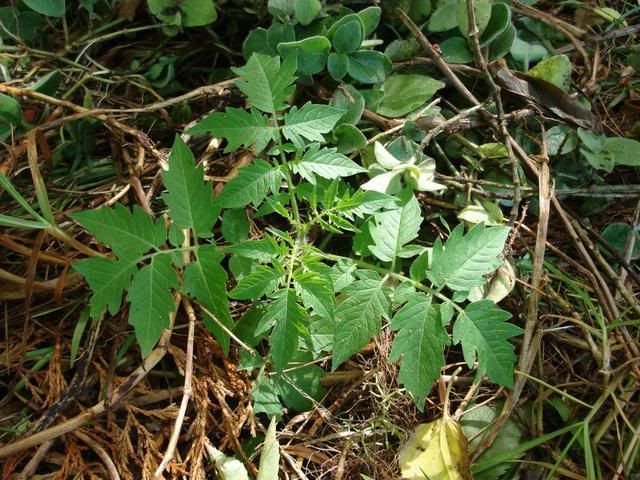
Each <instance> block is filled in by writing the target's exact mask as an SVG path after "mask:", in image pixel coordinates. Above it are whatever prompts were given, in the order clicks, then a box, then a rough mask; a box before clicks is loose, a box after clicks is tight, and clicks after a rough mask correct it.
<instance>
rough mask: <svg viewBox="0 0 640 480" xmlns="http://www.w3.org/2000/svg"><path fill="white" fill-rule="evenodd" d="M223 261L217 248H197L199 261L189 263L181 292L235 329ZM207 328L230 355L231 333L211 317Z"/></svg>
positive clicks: (212, 246) (207, 322)
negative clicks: (221, 264)
mask: <svg viewBox="0 0 640 480" xmlns="http://www.w3.org/2000/svg"><path fill="white" fill-rule="evenodd" d="M223 258H224V256H223V255H222V254H221V253H218V252H217V251H216V247H215V245H203V246H201V247H200V248H198V251H197V254H196V260H195V261H192V262H190V263H189V264H188V265H187V267H186V268H185V270H184V274H183V276H182V280H183V285H182V289H183V290H184V292H186V293H187V294H188V295H190V296H191V297H193V298H195V299H196V300H197V301H198V302H199V303H200V304H201V305H202V306H204V307H205V308H206V309H207V310H209V311H210V312H211V313H213V314H214V315H215V316H216V319H217V320H219V321H220V323H222V324H223V325H224V326H225V327H227V328H228V329H229V330H233V327H234V324H233V320H232V319H231V312H230V311H229V301H228V298H227V291H226V289H225V285H226V283H227V272H226V271H225V270H224V268H222V267H221V266H220V261H221V260H222V259H223ZM207 320H208V321H207ZM205 325H206V326H207V328H208V329H209V330H210V331H211V333H213V334H214V335H215V337H216V339H217V340H218V343H219V344H220V346H221V347H222V350H223V351H224V352H225V354H228V353H229V334H228V333H227V332H225V331H224V330H223V329H222V328H220V326H219V325H218V324H217V323H216V322H215V321H213V320H212V319H210V318H209V317H208V315H207V316H206V317H205Z"/></svg>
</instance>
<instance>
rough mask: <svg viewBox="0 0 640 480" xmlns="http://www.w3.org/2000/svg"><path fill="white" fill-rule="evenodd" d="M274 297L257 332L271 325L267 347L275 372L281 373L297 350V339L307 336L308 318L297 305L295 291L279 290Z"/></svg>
mask: <svg viewBox="0 0 640 480" xmlns="http://www.w3.org/2000/svg"><path fill="white" fill-rule="evenodd" d="M275 297H276V299H275V300H274V301H273V302H272V303H271V305H269V307H267V310H266V312H265V315H264V317H263V318H262V320H261V322H260V324H261V327H258V330H259V331H264V330H265V328H266V325H270V324H273V330H272V331H271V336H270V338H269V346H270V347H271V358H273V363H274V365H275V367H276V370H277V371H278V372H281V371H282V370H283V369H284V368H285V367H286V366H287V364H288V363H289V360H291V358H293V355H294V354H295V352H296V351H297V350H298V343H299V338H300V337H301V336H308V331H307V324H308V319H309V317H308V315H307V312H306V311H305V310H304V309H303V308H302V307H301V306H300V305H298V303H297V296H296V292H295V290H293V289H291V288H288V289H286V290H280V291H279V292H278V293H277V294H276V295H275ZM262 325H264V326H262Z"/></svg>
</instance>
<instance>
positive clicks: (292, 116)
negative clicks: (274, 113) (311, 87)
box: [282, 103, 344, 148]
mask: <svg viewBox="0 0 640 480" xmlns="http://www.w3.org/2000/svg"><path fill="white" fill-rule="evenodd" d="M342 115H344V110H339V109H337V108H333V107H330V106H328V105H316V104H313V103H306V104H305V105H303V106H302V108H300V109H298V108H297V107H293V108H292V109H291V110H289V111H288V112H287V113H286V114H285V116H284V127H282V133H283V135H284V136H285V137H286V138H287V139H288V140H291V141H292V142H293V143H294V144H296V145H297V146H298V147H299V148H301V147H302V146H303V145H304V140H303V139H306V140H309V141H311V142H322V143H323V142H324V137H323V136H322V134H323V133H329V132H330V131H331V129H332V128H333V127H334V126H335V125H336V123H338V120H340V117H342Z"/></svg>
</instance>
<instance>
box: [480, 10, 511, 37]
mask: <svg viewBox="0 0 640 480" xmlns="http://www.w3.org/2000/svg"><path fill="white" fill-rule="evenodd" d="M509 25H511V9H510V8H509V6H508V5H506V4H504V3H494V4H493V6H492V7H491V18H489V23H488V24H487V27H486V28H485V29H484V32H483V33H482V36H481V37H480V46H482V47H485V46H487V45H489V44H490V43H491V42H493V41H494V40H495V39H496V38H498V37H499V36H500V35H502V34H503V33H504V31H505V30H506V29H507V28H509Z"/></svg>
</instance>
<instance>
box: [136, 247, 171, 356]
mask: <svg viewBox="0 0 640 480" xmlns="http://www.w3.org/2000/svg"><path fill="white" fill-rule="evenodd" d="M175 288H178V275H177V274H176V272H175V271H174V270H173V267H172V266H171V257H170V256H169V255H155V256H154V257H153V258H152V259H151V263H150V264H149V265H147V266H146V267H142V268H141V269H140V271H139V272H138V274H137V275H136V276H135V277H134V279H133V282H132V284H131V287H130V288H129V292H128V294H127V300H128V301H129V302H130V303H131V308H130V309H129V324H131V325H132V326H133V328H134V330H135V332H136V339H137V340H138V344H139V345H140V350H141V352H142V356H143V357H146V356H147V355H148V354H149V353H150V352H151V350H152V349H153V347H155V345H156V343H158V340H159V339H160V336H161V335H162V331H163V330H164V329H166V328H169V314H170V313H173V312H174V311H175V305H174V303H173V296H172V295H171V290H172V289H175Z"/></svg>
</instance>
